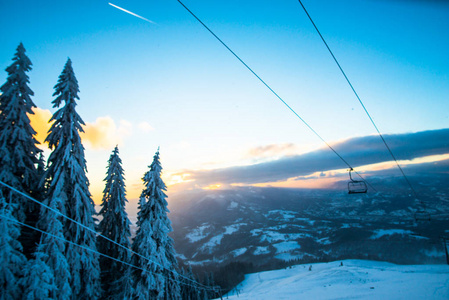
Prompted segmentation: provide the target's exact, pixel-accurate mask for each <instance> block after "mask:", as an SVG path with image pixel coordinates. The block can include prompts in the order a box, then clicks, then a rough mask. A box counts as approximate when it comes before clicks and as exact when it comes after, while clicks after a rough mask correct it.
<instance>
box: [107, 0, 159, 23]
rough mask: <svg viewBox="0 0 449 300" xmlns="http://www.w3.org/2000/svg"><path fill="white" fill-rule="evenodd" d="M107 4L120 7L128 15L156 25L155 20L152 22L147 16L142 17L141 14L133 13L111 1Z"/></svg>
mask: <svg viewBox="0 0 449 300" xmlns="http://www.w3.org/2000/svg"><path fill="white" fill-rule="evenodd" d="M108 4H109V5H110V6H112V7H115V8H117V9H120V10H121V11H124V12H126V13H127V14H130V15H132V16H134V17H137V18H139V19H142V20H144V21H147V22H148V23H151V24H154V25H157V23H155V22H153V21H151V20H148V19H147V18H144V17H142V16H139V15H138V14H135V13H133V12H131V11H129V10H126V9H124V8H122V7H120V6H117V5H115V4H112V3H111V2H109V3H108Z"/></svg>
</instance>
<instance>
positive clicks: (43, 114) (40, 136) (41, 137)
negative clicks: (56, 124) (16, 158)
mask: <svg viewBox="0 0 449 300" xmlns="http://www.w3.org/2000/svg"><path fill="white" fill-rule="evenodd" d="M33 112H34V114H29V115H28V117H29V118H30V122H31V127H33V129H34V130H35V131H36V132H37V134H36V135H35V138H36V139H37V140H38V142H39V143H41V144H42V145H43V144H44V141H45V138H46V137H47V133H48V130H50V127H51V123H49V122H48V121H49V120H50V119H51V116H52V113H51V112H50V111H49V110H48V109H42V108H39V107H35V108H33Z"/></svg>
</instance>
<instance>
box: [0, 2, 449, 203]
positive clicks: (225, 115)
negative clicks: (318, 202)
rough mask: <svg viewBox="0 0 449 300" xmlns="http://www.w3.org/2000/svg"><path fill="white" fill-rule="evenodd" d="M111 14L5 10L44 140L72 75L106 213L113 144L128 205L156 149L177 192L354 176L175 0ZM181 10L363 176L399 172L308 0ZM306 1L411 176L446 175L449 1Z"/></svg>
mask: <svg viewBox="0 0 449 300" xmlns="http://www.w3.org/2000/svg"><path fill="white" fill-rule="evenodd" d="M111 1H112V2H108V1H101V0H89V1H86V0H81V1H53V0H48V1H31V0H15V1H7V0H0V8H1V11H2V12H3V14H2V18H0V28H3V30H2V47H1V48H0V68H1V69H2V70H4V69H5V68H6V67H7V66H9V65H10V64H11V63H12V60H11V59H12V57H13V55H14V53H15V50H16V48H17V46H18V44H19V43H20V42H22V43H23V44H24V46H25V48H26V50H27V55H28V57H29V58H30V59H31V61H32V62H33V70H32V71H31V72H30V73H29V74H28V75H29V76H30V87H31V89H32V90H33V91H34V92H35V95H34V97H33V101H34V102H35V104H36V106H37V107H38V108H37V109H36V114H35V115H34V116H32V124H33V126H34V128H35V129H36V130H37V131H38V134H39V138H40V140H41V141H42V140H43V138H45V134H46V130H47V129H48V124H47V121H48V120H49V119H50V116H51V114H52V113H53V112H55V108H53V107H52V105H51V101H52V100H53V99H54V97H52V95H53V92H54V89H53V87H54V85H55V84H56V83H57V80H58V76H59V75H60V73H61V71H62V69H63V66H64V64H65V62H66V61H67V59H68V58H70V59H71V60H72V62H73V68H74V71H75V74H76V77H77V79H78V83H79V86H80V94H79V96H80V100H79V101H78V106H77V111H78V113H79V115H80V116H81V117H82V118H83V120H84V121H85V123H86V126H85V133H84V134H83V135H82V139H83V144H84V146H85V148H86V160H87V168H88V177H89V180H90V184H91V187H90V189H91V192H92V194H93V197H94V200H95V201H96V203H99V202H100V201H101V196H102V190H103V188H104V182H103V179H104V177H105V173H106V166H107V160H108V158H109V156H110V154H111V152H112V150H113V148H114V147H115V145H118V146H119V149H120V156H121V158H122V161H123V167H124V169H125V176H126V184H127V191H128V198H129V199H136V198H137V197H138V196H139V194H140V192H141V190H142V181H141V178H142V177H143V174H144V173H145V172H146V171H148V166H149V165H150V164H151V161H152V159H153V155H154V153H155V152H156V150H157V149H158V147H160V154H161V162H162V166H163V168H164V175H163V176H164V177H163V178H164V180H165V182H166V183H167V185H168V186H169V192H171V191H178V190H179V191H182V190H185V189H191V188H211V189H212V188H225V187H231V186H236V185H237V186H238V185H258V186H265V185H272V186H289V187H314V188H319V187H323V186H325V185H326V183H327V184H329V183H330V182H332V181H333V179H336V178H340V179H341V176H343V174H345V173H346V172H347V171H346V169H347V166H346V165H344V164H343V163H342V162H341V160H339V158H338V157H337V156H336V155H334V154H333V153H332V152H331V151H329V149H328V148H327V147H326V145H325V144H324V143H323V141H322V140H320V139H319V138H318V137H317V136H316V135H315V134H314V133H313V132H312V131H311V130H310V129H309V128H307V127H306V126H305V125H304V124H303V123H302V122H301V121H300V120H299V119H298V118H297V117H296V116H295V115H294V114H293V113H292V112H291V111H289V110H288V109H287V108H286V106H285V105H284V104H282V103H281V102H280V101H279V100H278V99H277V98H276V97H275V96H274V95H273V94H272V93H271V92H270V91H269V90H268V89H267V88H266V87H265V86H264V85H263V84H262V83H261V82H260V81H258V79H257V78H256V77H255V76H254V75H253V74H251V73H250V72H249V71H248V70H247V69H246V68H245V67H244V66H243V65H242V64H241V63H240V62H239V61H238V60H237V59H236V58H235V57H234V56H233V55H232V54H231V53H230V52H229V51H228V50H226V48H225V47H223V45H221V44H220V43H219V42H218V41H217V40H216V39H215V38H214V37H213V36H212V35H211V34H210V33H209V32H208V31H207V30H206V29H204V28H203V27H202V25H201V24H200V23H199V22H198V21H197V20H195V19H194V18H193V17H192V16H191V15H190V14H189V13H188V12H187V11H186V9H185V8H183V7H182V6H181V5H180V4H179V3H178V1H176V0H164V1H161V0H146V1H140V0H135V1H124V0H111ZM183 3H184V4H185V5H186V6H187V7H188V8H189V9H190V10H191V11H193V12H194V13H195V14H196V15H197V16H198V17H199V18H200V19H201V20H202V21H203V22H204V23H205V24H207V26H208V27H209V28H210V29H211V30H213V31H214V33H215V34H216V35H217V36H219V37H220V38H221V39H222V40H223V41H224V42H225V43H226V44H227V45H228V46H229V47H230V48H231V49H232V50H233V51H234V52H235V53H236V54H238V55H239V56H240V57H241V58H242V60H243V61H245V63H246V64H247V65H248V66H250V67H251V68H252V69H253V70H254V71H255V72H256V73H257V74H258V75H259V76H260V77H261V78H262V79H263V80H264V81H265V82H266V83H268V84H269V85H270V86H271V87H272V88H273V90H275V91H276V93H277V94H279V95H280V96H281V97H282V98H283V99H284V100H285V101H286V102H287V103H288V104H289V105H290V106H291V107H292V109H294V110H295V111H296V112H297V113H298V114H299V115H300V116H301V118H303V119H304V120H305V121H306V122H307V123H308V124H309V125H310V126H311V127H312V128H313V129H314V130H315V131H316V132H317V133H318V134H319V135H320V136H321V137H322V138H323V139H324V140H325V141H326V142H328V143H329V144H331V145H336V146H338V147H340V148H339V151H340V150H341V151H342V154H344V155H345V156H347V158H348V162H349V163H350V164H351V165H354V167H357V168H358V171H361V172H362V173H363V172H369V171H370V170H371V171H372V170H376V171H379V170H387V169H392V168H395V166H394V164H392V163H391V157H389V156H388V153H387V152H386V151H387V150H386V149H385V147H384V146H383V144H382V141H381V140H380V138H379V137H378V136H376V134H377V133H376V130H375V128H374V127H373V125H372V124H371V122H370V120H369V118H368V117H367V115H366V114H365V112H364V110H363V108H362V107H361V105H360V103H359V102H358V100H357V98H356V97H355V96H354V94H353V92H352V90H351V88H350V87H349V85H348V84H347V82H346V80H345V78H344V77H343V76H342V74H341V73H340V71H339V69H338V67H337V65H336V64H335V62H334V61H333V59H332V57H331V55H330V54H329V52H328V51H327V49H326V47H325V46H324V44H323V42H322V41H321V39H320V37H319V35H318V34H317V33H316V31H315V29H314V28H313V26H312V24H311V22H310V21H309V19H308V18H307V15H306V14H305V13H304V11H303V10H302V8H301V6H300V4H299V2H298V1H294V0H281V1H252V0H248V1H236V0H227V1H218V0H217V1H203V0H196V1H195V0H184V1H183ZM111 4H112V5H111ZM303 4H304V6H305V7H306V8H307V10H308V12H309V14H310V15H311V17H312V18H313V20H314V22H315V24H316V25H317V27H318V28H319V29H320V31H321V33H322V35H323V36H324V38H325V39H326V41H327V43H328V45H329V47H330V48H331V49H332V51H333V53H334V54H335V56H336V58H337V59H338V61H339V63H340V65H341V66H342V67H343V69H344V71H345V73H346V74H347V76H348V78H349V79H350V81H351V83H352V84H353V86H354V88H355V89H356V91H357V93H358V94H359V96H360V98H361V99H362V101H363V103H364V105H365V107H366V108H367V110H368V111H369V113H370V114H371V116H372V117H373V120H374V121H375V123H376V125H377V126H378V128H379V130H380V131H381V132H382V133H383V134H385V137H386V139H387V142H388V141H389V142H391V143H392V144H393V146H392V148H393V150H394V151H397V152H395V155H396V156H397V158H398V160H399V161H400V163H401V164H402V165H403V166H407V165H408V164H419V163H429V162H435V163H438V162H446V161H447V160H448V159H449V138H448V137H449V132H448V128H449V101H448V100H449V99H448V95H449V57H448V55H447V53H449V35H448V34H447V29H448V28H449V2H448V1H418V0H410V1H407V0H395V1H386V0H358V1H355V0H353V1H349V0H343V1H328V0H316V1H311V0H303ZM117 7H120V8H123V9H125V10H128V11H129V12H132V13H134V14H136V15H138V16H141V18H139V17H137V16H136V15H132V14H130V13H127V12H125V11H123V10H120V9H118V8H117ZM5 81H6V72H4V71H3V72H0V83H3V82H5ZM41 147H42V148H46V146H45V145H42V146H41ZM46 153H47V157H48V151H47V152H46ZM445 165H447V164H445ZM338 174H340V175H341V176H340V177H339V176H337V175H338ZM345 176H347V173H346V175H345ZM315 177H316V178H321V179H323V177H326V179H327V181H326V180H321V181H315V183H314V181H313V180H310V178H315ZM302 179H307V180H302Z"/></svg>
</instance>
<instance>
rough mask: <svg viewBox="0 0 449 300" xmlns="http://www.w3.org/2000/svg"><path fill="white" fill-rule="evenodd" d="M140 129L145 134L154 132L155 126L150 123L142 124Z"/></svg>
mask: <svg viewBox="0 0 449 300" xmlns="http://www.w3.org/2000/svg"><path fill="white" fill-rule="evenodd" d="M138 127H139V129H140V130H142V131H143V132H150V131H153V130H154V128H153V126H151V125H150V124H149V123H148V122H140V123H139V125H138Z"/></svg>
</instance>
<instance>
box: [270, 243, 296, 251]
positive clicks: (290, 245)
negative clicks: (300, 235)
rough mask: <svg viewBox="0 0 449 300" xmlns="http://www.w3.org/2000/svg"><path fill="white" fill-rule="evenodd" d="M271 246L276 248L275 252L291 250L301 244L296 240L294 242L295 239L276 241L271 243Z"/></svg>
mask: <svg viewBox="0 0 449 300" xmlns="http://www.w3.org/2000/svg"><path fill="white" fill-rule="evenodd" d="M273 246H274V248H276V253H284V252H290V251H292V250H296V249H300V248H301V246H300V245H299V244H298V242H295V241H289V242H282V243H277V244H273Z"/></svg>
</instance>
